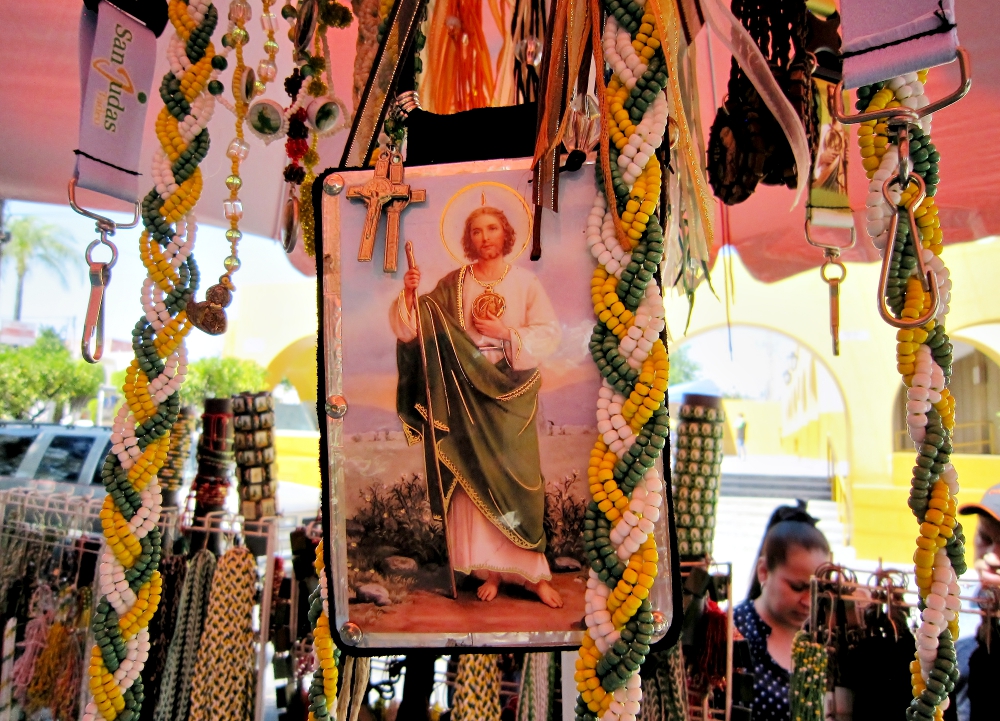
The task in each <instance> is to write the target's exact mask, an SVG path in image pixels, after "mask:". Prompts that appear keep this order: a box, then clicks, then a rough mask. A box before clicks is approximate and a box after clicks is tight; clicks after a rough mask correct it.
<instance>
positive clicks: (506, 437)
mask: <svg viewBox="0 0 1000 721" xmlns="http://www.w3.org/2000/svg"><path fill="white" fill-rule="evenodd" d="M464 280H465V268H462V269H461V270H456V271H454V272H452V273H449V274H448V275H446V276H445V277H444V278H442V279H441V281H440V282H439V283H438V285H437V287H436V288H435V289H434V290H433V291H431V292H430V293H428V294H427V295H422V296H420V298H419V300H418V305H419V319H418V322H419V323H420V324H421V328H422V334H423V340H424V348H423V349H421V347H420V339H419V336H418V337H417V338H416V339H414V340H412V341H410V342H408V343H403V342H400V343H398V344H397V347H396V362H397V366H398V369H399V385H398V386H397V389H396V410H397V412H398V413H399V417H400V418H401V419H402V421H403V430H404V432H405V434H406V438H407V440H408V442H409V443H410V444H411V445H412V444H414V443H417V442H423V446H424V459H425V464H426V469H427V475H428V479H427V482H428V485H429V486H430V490H431V493H430V494H429V495H430V498H431V510H432V512H433V513H434V515H441V514H443V513H444V512H445V509H446V508H447V506H448V503H449V502H450V500H451V495H452V493H453V492H454V490H455V488H456V487H457V485H458V484H461V485H462V488H463V489H464V490H465V492H466V493H468V494H469V497H470V498H471V499H472V501H473V503H475V504H476V506H477V507H478V508H479V510H480V511H482V512H483V514H484V515H485V516H486V517H487V518H488V519H490V521H491V522H492V523H493V524H494V525H495V526H496V527H497V528H499V529H500V530H501V531H502V532H503V533H504V534H505V535H506V536H507V537H508V538H509V539H510V540H511V541H513V542H514V543H515V544H516V545H517V546H519V547H521V548H526V549H529V550H532V551H544V550H545V533H544V532H543V530H542V520H543V517H544V507H545V482H544V480H543V479H542V472H541V463H540V461H539V456H538V433H537V431H536V430H535V413H536V412H537V410H538V391H539V388H540V387H541V376H540V374H539V372H538V369H536V368H532V369H529V370H521V371H517V370H514V369H513V368H511V367H510V365H509V364H508V363H507V361H506V359H503V360H501V361H500V362H498V363H495V364H494V363H491V362H490V361H489V360H488V359H487V358H486V357H485V356H484V355H483V354H482V353H481V352H480V350H479V348H478V347H476V344H475V343H473V342H472V339H471V338H469V336H468V334H467V333H466V332H465V330H464V322H465V309H463V308H462V286H463V282H464ZM424 359H426V364H427V374H426V377H427V385H429V387H430V391H431V394H430V395H431V407H432V410H433V416H434V418H433V421H434V439H435V440H436V441H437V448H436V449H434V447H433V444H432V443H431V434H430V433H429V432H428V431H427V422H428V421H427V390H426V386H425V383H424ZM435 451H436V452H435ZM438 473H440V478H441V487H442V495H443V499H439V498H437V495H438V494H437V493H436V492H435V491H434V488H435V486H436V484H437V479H438ZM442 503H443V504H444V508H442V507H441V504H442Z"/></svg>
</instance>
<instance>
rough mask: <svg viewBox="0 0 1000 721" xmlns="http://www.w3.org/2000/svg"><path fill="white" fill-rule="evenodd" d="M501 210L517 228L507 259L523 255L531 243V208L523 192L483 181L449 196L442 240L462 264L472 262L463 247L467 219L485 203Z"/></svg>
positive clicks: (442, 216) (442, 223)
mask: <svg viewBox="0 0 1000 721" xmlns="http://www.w3.org/2000/svg"><path fill="white" fill-rule="evenodd" d="M484 205H485V206H487V207H490V208H496V209H498V210H502V211H503V213H504V215H506V216H507V220H508V221H509V222H510V224H511V226H513V228H514V233H515V238H514V250H513V251H512V252H511V254H510V255H509V256H508V260H511V261H512V260H514V259H515V258H517V257H518V256H520V255H521V254H522V253H523V252H524V250H525V248H527V247H528V245H530V243H531V211H530V210H529V208H528V203H527V202H526V201H525V200H524V198H523V197H521V194H520V193H518V192H517V191H516V190H514V189H513V188H512V187H510V186H509V185H504V184H503V183H493V182H488V181H483V182H479V183H472V184H471V185H466V186H465V187H464V188H462V189H461V190H459V191H458V192H457V193H455V194H454V195H453V196H451V198H449V199H448V203H447V204H446V205H445V206H444V210H443V211H442V212H441V242H442V243H444V247H445V250H447V251H448V255H450V256H451V257H452V259H454V260H455V262H456V263H458V264H459V265H465V264H466V263H468V262H469V260H468V258H466V257H465V253H464V252H463V251H462V233H463V232H465V219H466V218H468V217H469V213H471V212H472V211H473V210H475V209H476V208H480V207H482V206H484Z"/></svg>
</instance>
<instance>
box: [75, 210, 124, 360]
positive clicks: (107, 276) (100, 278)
mask: <svg viewBox="0 0 1000 721" xmlns="http://www.w3.org/2000/svg"><path fill="white" fill-rule="evenodd" d="M98 245H106V246H108V247H109V248H110V249H111V260H110V261H108V262H106V263H105V262H102V261H96V260H94V259H93V257H92V253H93V252H94V248H96V247H97V246H98ZM117 261H118V248H116V247H115V244H114V243H112V242H111V241H110V240H108V237H107V233H106V232H105V231H103V230H102V231H101V237H100V238H98V239H97V240H95V241H93V242H92V243H91V244H90V245H88V246H87V264H88V265H89V266H90V301H89V302H88V303H87V317H86V319H85V320H84V323H83V339H82V340H81V341H80V353H81V354H82V355H83V359H84V360H85V361H87V362H88V363H96V362H97V361H99V360H100V359H101V357H102V356H103V355H104V292H105V291H106V290H107V287H108V283H109V282H110V281H111V269H112V268H113V267H114V265H115V263H116V262H117ZM95 335H96V345H95V347H94V349H93V351H91V343H92V342H94V340H95V338H94V337H95Z"/></svg>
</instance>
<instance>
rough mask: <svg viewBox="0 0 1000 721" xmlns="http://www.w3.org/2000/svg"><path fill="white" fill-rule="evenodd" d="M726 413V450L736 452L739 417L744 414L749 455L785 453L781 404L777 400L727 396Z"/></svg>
mask: <svg viewBox="0 0 1000 721" xmlns="http://www.w3.org/2000/svg"><path fill="white" fill-rule="evenodd" d="M722 408H723V410H724V411H725V412H726V425H725V427H724V428H723V437H722V452H723V453H725V454H726V455H730V456H735V455H736V430H735V425H734V424H735V423H736V416H737V415H739V414H740V413H742V414H743V417H744V418H745V419H746V422H747V434H746V439H747V455H754V456H777V455H781V453H782V450H781V405H780V404H779V403H777V402H776V401H754V400H746V399H743V398H723V399H722Z"/></svg>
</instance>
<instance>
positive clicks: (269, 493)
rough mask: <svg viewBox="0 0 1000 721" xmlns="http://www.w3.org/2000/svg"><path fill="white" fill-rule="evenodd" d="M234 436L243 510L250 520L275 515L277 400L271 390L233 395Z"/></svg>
mask: <svg viewBox="0 0 1000 721" xmlns="http://www.w3.org/2000/svg"><path fill="white" fill-rule="evenodd" d="M233 425H234V426H235V432H234V434H233V440H234V447H235V448H236V476H237V479H238V480H239V494H240V509H241V511H242V515H243V517H244V518H245V519H247V520H248V521H256V520H258V519H260V518H264V517H266V516H274V515H276V510H277V509H276V507H275V499H274V489H275V485H276V484H277V477H276V474H275V470H274V430H273V429H274V399H273V398H272V396H271V394H270V392H269V391H261V392H260V393H242V394H239V395H234V396H233Z"/></svg>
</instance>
